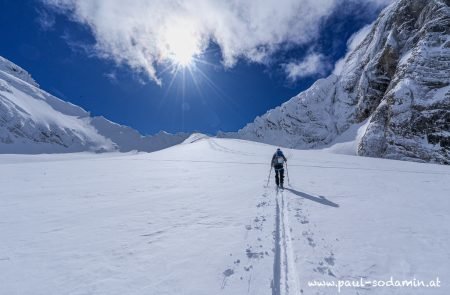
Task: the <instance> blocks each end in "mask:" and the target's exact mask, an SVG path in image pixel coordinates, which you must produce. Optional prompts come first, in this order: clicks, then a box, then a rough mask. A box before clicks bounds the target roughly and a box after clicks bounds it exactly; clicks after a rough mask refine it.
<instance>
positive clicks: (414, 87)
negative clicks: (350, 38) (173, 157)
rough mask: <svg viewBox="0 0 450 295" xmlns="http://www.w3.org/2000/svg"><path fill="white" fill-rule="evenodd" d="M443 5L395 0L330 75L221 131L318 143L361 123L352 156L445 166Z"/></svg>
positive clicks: (447, 77)
mask: <svg viewBox="0 0 450 295" xmlns="http://www.w3.org/2000/svg"><path fill="white" fill-rule="evenodd" d="M449 5H450V1H448V0H398V1H395V2H394V3H393V4H391V5H390V6H389V7H387V8H386V9H385V10H384V11H383V12H382V13H381V15H380V16H379V18H378V19H377V20H376V21H375V22H374V24H373V25H372V27H371V30H370V32H369V33H368V34H367V36H366V37H365V38H364V39H363V40H362V42H361V43H360V44H359V45H358V46H356V48H354V49H353V50H351V51H350V52H349V53H348V54H347V56H346V57H345V60H344V61H343V63H341V65H340V71H339V72H338V73H336V74H333V75H331V76H329V77H328V78H326V79H321V80H318V81H317V82H316V83H315V84H314V85H313V86H312V87H311V88H310V89H308V90H306V91H304V92H302V93H300V94H299V95H297V96H295V97H293V98H292V99H291V100H289V101H288V102H286V103H284V104H282V105H281V106H280V107H277V108H275V109H273V110H270V111H268V112H267V113H266V114H265V115H263V116H261V117H257V118H256V119H255V121H254V122H252V123H250V124H248V125H247V126H245V127H244V128H243V129H241V130H239V132H238V133H235V134H222V136H227V137H238V138H242V139H251V140H256V141H260V142H265V143H272V144H278V145H281V146H286V147H295V148H319V147H324V146H327V145H330V144H333V142H334V141H336V140H338V141H339V137H340V136H341V135H342V134H343V133H345V132H346V131H348V130H349V128H354V126H361V125H362V127H361V128H363V129H362V130H360V132H359V134H360V136H358V138H356V134H357V133H355V134H354V135H355V137H354V138H353V140H356V142H355V151H354V153H355V154H356V153H357V154H358V155H362V156H371V157H384V158H391V159H402V160H415V161H427V162H437V163H443V164H449V163H450V7H449ZM363 122H365V123H366V124H362V123H363Z"/></svg>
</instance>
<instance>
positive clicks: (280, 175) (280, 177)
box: [275, 168, 284, 186]
mask: <svg viewBox="0 0 450 295" xmlns="http://www.w3.org/2000/svg"><path fill="white" fill-rule="evenodd" d="M275 183H276V184H277V186H279V185H283V183H284V169H283V168H281V169H275Z"/></svg>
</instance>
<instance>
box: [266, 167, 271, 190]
mask: <svg viewBox="0 0 450 295" xmlns="http://www.w3.org/2000/svg"><path fill="white" fill-rule="evenodd" d="M271 174H272V165H271V166H270V171H269V177H268V178H267V185H266V187H269V181H270V175H271Z"/></svg>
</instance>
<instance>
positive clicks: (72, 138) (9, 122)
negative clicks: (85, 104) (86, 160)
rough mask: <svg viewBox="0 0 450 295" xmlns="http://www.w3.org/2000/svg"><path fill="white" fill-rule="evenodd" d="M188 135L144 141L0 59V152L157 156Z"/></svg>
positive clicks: (165, 134) (130, 131) (159, 135)
mask: <svg viewBox="0 0 450 295" xmlns="http://www.w3.org/2000/svg"><path fill="white" fill-rule="evenodd" d="M188 136H189V134H184V133H180V134H175V135H172V134H168V133H165V132H160V133H158V134H156V135H154V136H145V137H144V136H141V135H140V134H139V133H138V132H137V131H136V130H134V129H131V128H129V127H126V126H122V125H119V124H115V123H113V122H111V121H108V120H106V119H105V118H103V117H90V115H89V113H88V112H86V111H85V110H83V109H82V108H80V107H78V106H76V105H73V104H70V103H68V102H65V101H62V100H60V99H58V98H56V97H54V96H52V95H50V94H49V93H47V92H45V91H43V90H41V89H39V87H38V85H37V83H36V82H35V81H34V80H33V79H32V78H31V76H30V75H29V74H28V73H27V72H26V71H25V70H23V69H22V68H20V67H18V66H17V65H15V64H13V63H12V62H10V61H8V60H6V59H4V58H1V57H0V153H61V152H79V151H96V152H99V151H122V152H127V151H130V150H139V151H155V150H160V149H163V148H166V147H169V146H172V145H174V144H178V143H180V142H182V141H183V140H184V139H186V138H187V137H188Z"/></svg>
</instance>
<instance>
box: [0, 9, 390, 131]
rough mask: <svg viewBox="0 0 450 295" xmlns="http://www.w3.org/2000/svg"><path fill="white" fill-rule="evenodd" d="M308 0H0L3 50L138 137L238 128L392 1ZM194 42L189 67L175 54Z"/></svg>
mask: <svg viewBox="0 0 450 295" xmlns="http://www.w3.org/2000/svg"><path fill="white" fill-rule="evenodd" d="M304 1H305V3H304V4H305V5H306V6H308V5H309V6H308V9H307V10H306V11H305V9H306V8H303V7H302V6H297V4H296V1H290V3H291V4H289V3H288V2H289V1H286V4H285V5H296V6H295V9H298V11H293V10H294V8H292V7H284V9H283V8H280V9H279V10H276V11H280V12H279V13H274V12H273V9H274V8H273V7H269V6H270V5H268V7H267V10H265V9H266V8H265V7H260V6H257V7H253V6H252V5H247V6H245V7H244V6H242V7H241V6H240V5H241V4H239V1H237V2H236V3H238V4H236V5H234V6H233V7H231V8H230V7H216V6H217V5H216V4H211V3H219V2H214V1H212V2H210V3H209V2H208V1H207V0H204V1H197V2H195V3H203V4H202V6H199V7H188V8H185V7H184V8H183V9H181V8H179V10H178V14H175V15H174V13H177V8H176V7H175V9H174V8H173V7H169V8H167V7H164V5H169V4H170V3H171V2H174V1H159V2H158V1H156V2H155V1H148V2H146V1H141V0H139V1H138V0H136V1H135V3H136V5H135V6H136V7H129V8H127V9H124V10H123V11H122V10H120V14H119V15H117V14H114V13H117V7H115V8H114V7H113V6H114V2H116V3H121V2H120V1H119V2H117V1H115V0H104V1H103V0H90V1H87V0H39V1H38V0H20V1H9V0H0V30H1V42H0V55H1V56H3V57H5V58H7V59H9V60H11V61H13V62H14V63H16V64H18V65H20V66H22V67H23V68H25V69H26V70H27V71H28V72H30V73H31V74H32V76H33V77H34V78H35V80H37V82H38V83H39V84H40V85H41V88H43V89H44V90H46V91H48V92H50V93H52V94H54V95H55V96H57V97H59V98H61V99H64V100H66V101H70V102H72V103H74V104H77V105H79V106H81V107H83V108H84V109H86V110H88V111H90V112H91V114H92V115H102V116H105V117H106V118H108V119H110V120H112V121H115V122H118V123H120V124H125V125H128V126H131V127H133V128H135V129H137V130H139V131H140V132H141V133H143V134H153V133H156V132H158V131H159V130H166V131H169V132H178V131H201V132H205V133H212V134H214V133H216V132H217V131H218V130H223V131H236V130H238V129H239V128H242V127H243V126H244V125H245V124H246V123H248V122H251V121H253V119H254V118H255V117H256V116H258V115H262V114H263V113H265V112H266V111H267V110H268V109H270V108H273V107H275V106H277V105H280V104H281V103H283V102H284V101H286V100H288V99H289V98H290V97H292V96H294V95H296V94H297V93H299V92H300V91H302V90H304V89H306V88H308V87H309V86H310V85H311V84H312V83H313V82H314V81H315V80H317V79H318V78H320V77H324V76H327V75H329V74H330V73H331V72H332V71H333V67H334V63H335V62H336V61H337V60H339V59H340V58H342V57H343V56H344V55H345V53H346V51H347V40H348V39H349V37H351V36H352V35H353V34H354V33H355V32H357V31H358V30H360V29H361V28H362V27H364V26H365V25H367V24H369V23H371V22H373V21H374V19H375V18H376V16H377V15H378V13H379V12H380V10H381V9H382V8H383V7H384V6H385V5H386V3H387V2H388V1H383V0H372V1H362V0H361V1H357V0H347V1H333V0H316V1H309V0H304ZM308 1H309V2H308ZM180 2H183V1H180ZM245 2H246V1H243V2H242V3H245ZM266 2H267V3H269V2H271V1H266ZM272 2H273V3H274V4H276V3H277V2H276V1H272ZM278 2H279V1H278ZM300 2H301V1H300ZM92 3H96V5H93V4H92ZM122 3H123V2H122ZM137 3H140V4H139V5H145V6H146V7H144V8H145V9H149V10H148V11H149V12H148V13H147V14H145V13H146V10H145V9H144V8H143V7H138V4H137ZM147 3H150V4H147ZM155 3H156V4H155ZM186 3H189V2H186ZM190 3H194V2H190ZM247 3H248V2H247ZM255 3H258V1H256V2H255ZM259 3H262V2H261V1H260V2H259ZM297 3H299V1H297ZM315 3H317V7H316V6H315V5H316V4H315ZM336 3H337V4H336ZM148 5H150V6H151V5H153V6H151V7H147V6H148ZM189 5H190V4H189ZM198 5H200V4H198ZM261 5H265V4H261ZM110 6H111V7H110ZM130 6H132V5H130ZM293 7H294V6H293ZM133 9H135V10H133ZM228 9H229V10H228ZM199 10H203V11H202V12H201V14H199V15H196V11H199ZM154 11H157V12H158V14H157V15H152V12H154ZM173 11H175V12H173ZM205 11H206V12H207V13H206V14H210V15H211V17H210V18H205V17H204V15H205ZM254 11H257V12H258V13H257V14H255V13H254ZM199 13H200V12H199ZM155 14H156V12H155ZM234 14H235V15H234ZM241 15H246V18H242V19H241V18H240V17H241ZM140 17H141V19H140ZM225 17H226V18H225ZM172 18H173V19H174V21H167V20H170V19H172ZM222 20H223V21H222ZM151 21H154V23H152V22H151ZM179 21H180V23H179V24H178V22H179ZM147 22H148V23H147ZM271 22H273V23H271ZM160 23H166V24H165V25H164V26H163V27H161V28H159V27H157V25H156V24H160ZM177 26H178V27H177ZM191 27H192V30H191V29H189V31H185V28H191ZM172 28H175V30H178V31H175V34H173V30H172ZM180 30H181V33H182V34H181V33H179V32H180ZM160 32H163V33H160ZM186 32H188V33H187V34H186ZM191 32H192V34H191ZM147 35H148V38H147ZM169 35H170V36H173V37H172V39H170V38H169V37H167V36H169ZM186 36H187V37H186ZM166 37H167V38H166ZM177 38H179V39H177ZM186 38H187V39H186ZM128 39H130V40H131V41H130V40H128ZM173 39H176V40H173ZM124 40H125V41H124ZM191 41H195V43H192V46H193V48H192V50H191V51H192V52H194V53H195V55H194V59H193V60H191V62H190V63H189V66H188V67H184V66H182V65H180V61H179V56H177V55H176V54H178V52H177V50H179V47H180V45H179V44H182V48H181V50H182V53H185V52H184V51H183V50H185V47H186V46H187V47H189V45H190V42H191ZM180 42H181V43H180ZM130 44H131V45H130ZM155 44H156V45H155ZM177 46H178V47H177ZM192 52H188V55H189V54H190V53H192ZM142 56H145V59H142ZM175 68H177V69H178V71H177V72H175V70H174V69H175ZM172 81H173V82H172Z"/></svg>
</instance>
